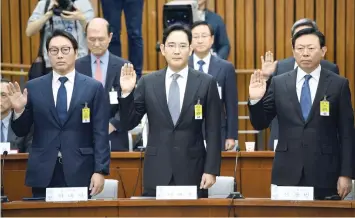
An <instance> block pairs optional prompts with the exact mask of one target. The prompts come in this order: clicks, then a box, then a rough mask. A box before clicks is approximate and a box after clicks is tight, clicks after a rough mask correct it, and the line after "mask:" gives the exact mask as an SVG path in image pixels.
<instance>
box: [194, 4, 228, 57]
mask: <svg viewBox="0 0 355 218" xmlns="http://www.w3.org/2000/svg"><path fill="white" fill-rule="evenodd" d="M206 1H207V0H198V12H199V15H200V17H199V18H200V20H202V21H206V22H207V23H208V24H210V25H211V26H212V28H213V31H214V42H213V46H212V50H213V54H216V55H217V56H218V57H220V58H222V59H225V60H227V59H228V56H229V52H230V43H229V39H228V35H227V30H226V25H225V23H224V21H223V19H222V18H221V16H219V15H218V14H217V13H214V12H212V11H210V10H208V9H207V7H206V5H207V2H206Z"/></svg>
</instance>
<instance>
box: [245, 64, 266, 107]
mask: <svg viewBox="0 0 355 218" xmlns="http://www.w3.org/2000/svg"><path fill="white" fill-rule="evenodd" d="M265 92H266V80H265V79H264V78H263V76H262V72H261V70H256V71H255V72H254V74H252V75H251V79H250V84H249V98H250V100H260V99H261V98H262V97H263V96H264V94H265Z"/></svg>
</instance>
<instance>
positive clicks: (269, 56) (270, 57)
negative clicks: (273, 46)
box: [260, 51, 277, 80]
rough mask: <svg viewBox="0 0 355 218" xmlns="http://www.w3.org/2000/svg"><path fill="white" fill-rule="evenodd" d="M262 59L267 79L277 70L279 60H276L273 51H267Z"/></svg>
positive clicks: (262, 67)
mask: <svg viewBox="0 0 355 218" xmlns="http://www.w3.org/2000/svg"><path fill="white" fill-rule="evenodd" d="M260 59H261V70H262V76H263V78H264V79H265V80H268V79H269V78H270V76H271V75H272V74H273V73H274V72H275V70H276V65H277V61H274V54H273V53H271V51H268V52H266V53H265V57H264V56H261V57H260Z"/></svg>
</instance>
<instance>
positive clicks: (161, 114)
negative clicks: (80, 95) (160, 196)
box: [119, 24, 221, 197]
mask: <svg viewBox="0 0 355 218" xmlns="http://www.w3.org/2000/svg"><path fill="white" fill-rule="evenodd" d="M191 40H192V35H191V31H190V29H189V28H188V27H185V26H182V25H180V24H174V25H171V26H169V27H168V28H167V29H166V30H165V31H164V34H163V43H162V44H161V45H160V49H161V52H162V55H163V56H164V57H165V59H166V61H167V64H168V67H167V68H166V69H163V70H160V71H157V72H154V73H151V74H149V75H146V76H143V77H142V78H141V79H140V80H139V82H138V85H137V87H136V88H135V84H136V73H135V72H134V70H133V66H132V65H131V64H125V66H124V67H123V69H122V72H121V80H120V84H121V90H122V96H121V97H120V98H119V103H120V114H121V120H120V121H121V122H120V123H121V125H122V127H121V128H122V129H125V130H130V129H133V128H134V127H135V126H137V125H138V124H139V122H140V120H141V119H142V117H143V116H144V114H147V116H148V120H149V133H148V142H147V150H146V152H145V156H144V175H143V186H144V193H143V195H145V196H155V195H156V186H161V185H195V186H197V189H198V196H199V197H207V189H208V188H209V187H211V186H212V185H213V184H214V183H215V181H216V176H218V175H219V173H220V165H221V146H220V138H221V131H220V126H221V119H220V115H221V102H220V99H219V95H218V90H217V83H216V81H215V80H214V78H213V77H212V76H210V75H208V74H202V73H200V72H198V71H195V70H194V69H193V68H189V67H188V59H189V55H190V54H191V52H192V48H191ZM203 121H205V122H206V138H207V147H206V148H205V146H204V142H203V135H202V122H203Z"/></svg>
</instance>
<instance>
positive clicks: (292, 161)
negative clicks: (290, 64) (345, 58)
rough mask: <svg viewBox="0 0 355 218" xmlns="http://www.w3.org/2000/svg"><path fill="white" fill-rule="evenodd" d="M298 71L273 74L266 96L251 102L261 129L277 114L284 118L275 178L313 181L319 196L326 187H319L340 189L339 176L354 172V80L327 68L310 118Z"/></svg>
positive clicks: (301, 182) (290, 181)
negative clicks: (324, 112) (325, 111)
mask: <svg viewBox="0 0 355 218" xmlns="http://www.w3.org/2000/svg"><path fill="white" fill-rule="evenodd" d="M296 76H297V69H295V70H293V71H290V72H288V73H285V74H282V75H280V76H277V77H274V78H272V81H271V85H270V87H269V89H268V91H267V93H266V94H265V95H264V97H263V98H262V100H260V101H259V102H258V103H256V104H255V105H250V104H249V111H250V121H251V123H252V125H253V127H254V128H255V129H257V130H262V129H265V128H267V127H268V126H269V124H270V122H271V120H272V119H273V118H274V117H275V116H276V115H277V116H278V118H279V124H280V138H279V142H278V145H277V147H276V152H275V159H274V163H273V168H272V183H273V184H276V185H291V186H294V185H307V186H313V187H315V195H319V196H321V195H322V193H317V190H318V189H319V190H332V191H333V194H336V188H337V180H338V177H339V176H348V177H352V176H353V174H352V169H353V165H352V164H353V162H352V161H353V155H352V152H353V146H354V144H353V143H354V141H353V128H354V121H353V118H354V117H353V110H352V106H351V94H350V89H349V83H348V80H347V79H345V78H343V77H341V76H338V75H337V74H335V73H332V72H330V71H328V70H326V69H324V68H322V70H321V73H320V78H319V83H318V88H317V91H316V95H315V99H314V101H313V104H312V108H311V111H310V113H309V115H308V119H307V120H306V121H305V120H304V119H303V117H302V112H301V106H300V103H299V100H298V98H297V93H296ZM324 96H326V99H327V100H328V101H329V103H330V116H328V117H327V116H320V101H321V100H323V98H324ZM286 111H287V113H285V112H286ZM334 192H335V193H334ZM328 193H329V192H327V194H328ZM327 194H325V195H327Z"/></svg>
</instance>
